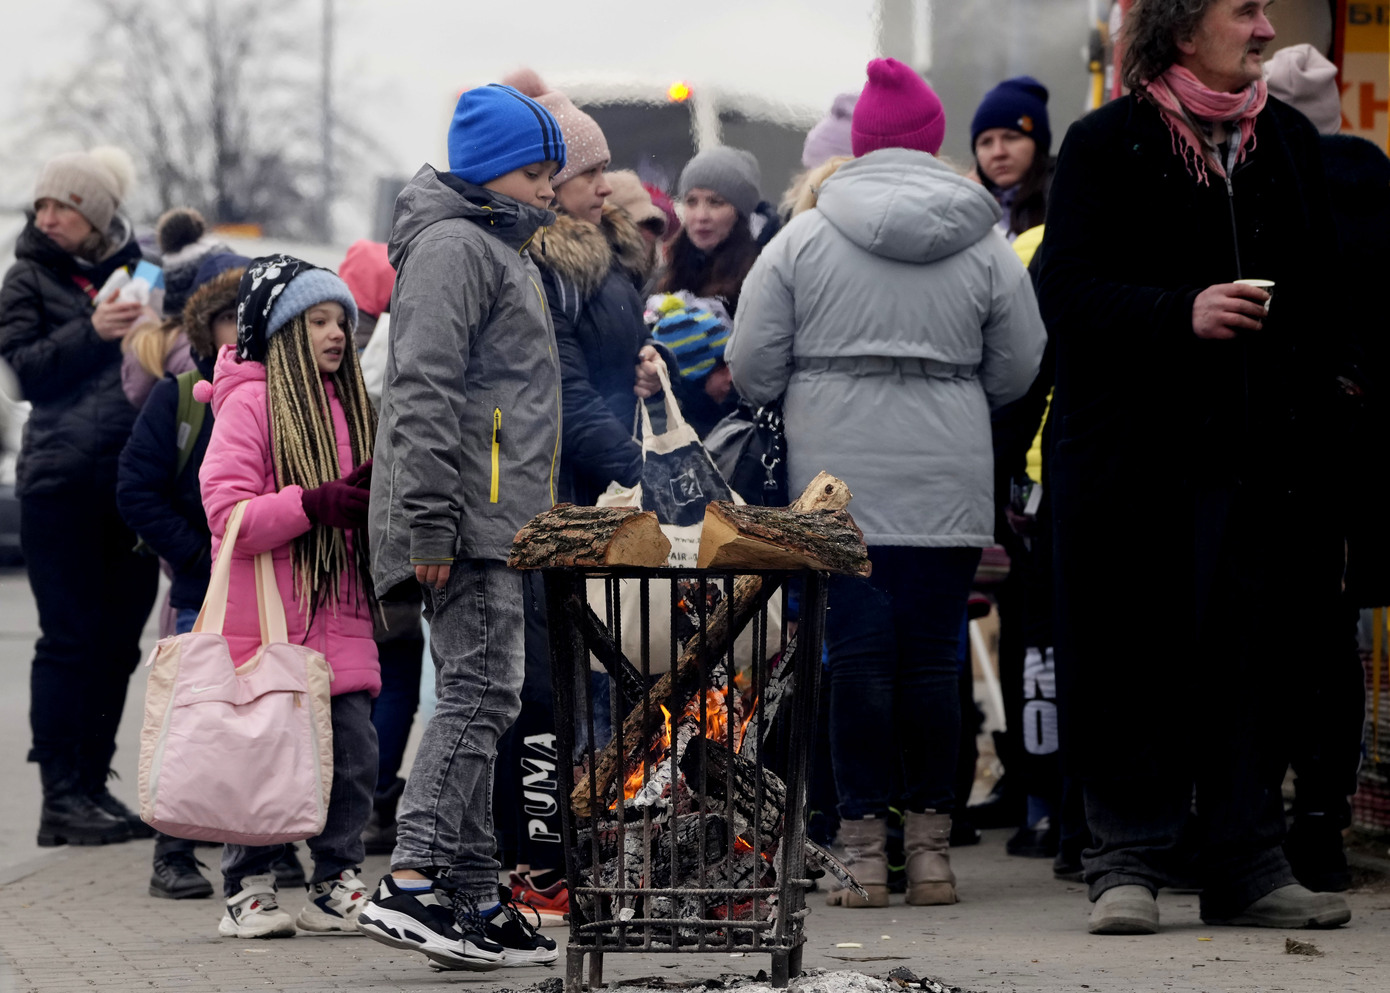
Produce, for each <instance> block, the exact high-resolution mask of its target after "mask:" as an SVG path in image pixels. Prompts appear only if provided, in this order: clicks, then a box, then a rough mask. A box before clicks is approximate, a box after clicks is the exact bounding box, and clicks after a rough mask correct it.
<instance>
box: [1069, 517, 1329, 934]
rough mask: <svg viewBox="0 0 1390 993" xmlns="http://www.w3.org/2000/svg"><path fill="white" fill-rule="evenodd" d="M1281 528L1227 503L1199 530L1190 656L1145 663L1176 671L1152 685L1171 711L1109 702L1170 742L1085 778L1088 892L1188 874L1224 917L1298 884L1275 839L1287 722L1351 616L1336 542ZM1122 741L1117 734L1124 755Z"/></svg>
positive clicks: (1280, 823)
mask: <svg viewBox="0 0 1390 993" xmlns="http://www.w3.org/2000/svg"><path fill="white" fill-rule="evenodd" d="M1242 511H1245V513H1242ZM1199 519H1203V520H1217V521H1218V522H1220V521H1221V518H1220V517H1218V516H1217V515H1215V514H1210V515H1207V517H1205V518H1199ZM1278 533H1279V532H1278V531H1277V530H1276V529H1275V528H1274V527H1272V526H1271V525H1270V524H1269V523H1268V522H1267V521H1263V520H1261V519H1258V518H1255V517H1254V515H1253V514H1250V513H1249V508H1248V507H1243V506H1242V505H1241V504H1240V503H1236V504H1235V505H1234V507H1233V508H1232V511H1231V513H1230V516H1229V518H1227V519H1226V520H1225V522H1224V531H1218V532H1217V533H1216V535H1215V536H1213V537H1211V539H1210V540H1199V542H1198V543H1197V549H1198V555H1199V568H1200V570H1201V571H1200V572H1199V575H1202V576H1205V577H1207V578H1208V581H1209V585H1208V587H1207V592H1206V595H1205V597H1202V598H1201V599H1199V601H1198V602H1199V604H1200V606H1199V611H1198V613H1197V615H1196V624H1195V627H1194V631H1195V632H1196V639H1195V644H1194V645H1193V646H1192V651H1193V657H1192V658H1191V659H1185V660H1180V661H1181V662H1182V663H1183V664H1181V665H1180V666H1179V665H1175V666H1174V671H1156V672H1152V673H1151V676H1152V678H1153V679H1154V680H1156V681H1166V683H1167V684H1171V683H1172V682H1173V681H1174V680H1175V679H1180V680H1181V681H1182V685H1181V686H1180V687H1178V689H1179V690H1180V692H1168V693H1164V694H1162V695H1159V694H1155V698H1156V699H1161V700H1162V701H1163V704H1162V706H1163V707H1165V708H1172V712H1168V713H1155V712H1154V710H1155V706H1156V705H1155V704H1154V703H1153V702H1152V701H1149V702H1145V701H1140V700H1116V701H1115V706H1117V707H1129V708H1133V712H1134V713H1135V714H1136V720H1135V727H1134V730H1133V734H1134V735H1136V736H1139V735H1156V736H1159V738H1160V740H1162V741H1163V742H1164V744H1165V747H1164V748H1162V749H1158V750H1154V751H1152V752H1151V753H1150V754H1151V755H1152V756H1153V758H1152V761H1151V762H1149V763H1145V764H1144V765H1143V766H1142V769H1143V772H1142V773H1141V774H1134V775H1130V776H1127V777H1123V778H1121V777H1119V776H1111V777H1106V778H1092V779H1088V780H1087V781H1086V782H1085V784H1084V789H1085V805H1086V818H1087V821H1088V822H1089V824H1090V829H1091V834H1092V837H1093V845H1092V847H1091V848H1089V849H1087V850H1086V852H1085V853H1084V855H1083V860H1082V861H1083V866H1084V868H1085V879H1086V882H1087V883H1088V884H1089V886H1090V896H1091V899H1092V900H1094V899H1096V898H1097V897H1099V896H1100V894H1101V893H1103V892H1104V891H1105V890H1107V889H1109V888H1111V887H1113V886H1119V885H1125V884H1138V885H1142V886H1146V887H1148V888H1149V889H1151V890H1154V889H1157V888H1158V887H1160V886H1165V885H1174V884H1179V883H1187V884H1189V885H1190V884H1191V883H1192V882H1196V883H1197V884H1198V885H1200V886H1202V897H1201V912H1202V916H1203V917H1218V918H1219V917H1227V916H1232V915H1234V914H1236V913H1238V912H1239V911H1240V910H1242V909H1243V908H1244V907H1246V906H1248V905H1249V904H1251V903H1253V902H1254V901H1255V900H1258V899H1259V898H1260V897H1262V896H1264V895H1266V894H1267V893H1269V892H1271V891H1273V890H1275V889H1277V888H1278V887H1280V886H1284V885H1287V884H1289V883H1292V882H1294V876H1293V873H1292V872H1291V871H1290V869H1289V865H1288V862H1287V860H1286V859H1285V857H1284V853H1283V849H1282V847H1281V845H1282V842H1283V838H1284V827H1285V826H1284V807H1283V796H1282V792H1281V785H1282V783H1283V778H1284V773H1285V771H1286V770H1287V768H1288V764H1289V760H1290V757H1291V754H1292V753H1293V751H1294V747H1295V742H1296V741H1297V738H1298V735H1297V734H1296V733H1295V732H1294V731H1293V729H1294V728H1297V727H1298V726H1299V725H1300V723H1302V722H1307V721H1308V720H1309V719H1310V717H1312V716H1313V714H1314V713H1315V711H1316V709H1317V704H1316V698H1315V695H1314V698H1313V699H1312V700H1311V701H1310V694H1309V690H1310V688H1312V687H1315V686H1317V685H1319V684H1320V682H1321V680H1320V679H1319V678H1318V676H1317V670H1318V669H1319V668H1320V667H1324V666H1326V665H1327V664H1329V662H1330V657H1329V656H1330V653H1332V652H1333V646H1335V645H1336V644H1338V642H1339V640H1340V639H1339V635H1341V636H1344V634H1345V629H1346V625H1345V623H1339V615H1340V613H1341V608H1340V606H1339V601H1338V598H1337V595H1336V585H1335V583H1334V582H1327V581H1325V580H1326V577H1328V576H1329V575H1330V576H1332V577H1334V578H1335V577H1336V576H1337V575H1338V570H1339V569H1340V565H1341V553H1342V549H1341V543H1340V541H1335V540H1330V539H1329V540H1324V538H1325V536H1320V535H1317V534H1312V535H1311V538H1309V537H1308V536H1306V535H1302V536H1301V535H1298V534H1296V533H1295V534H1293V535H1291V536H1288V537H1284V538H1283V541H1282V542H1274V541H1272V539H1271V535H1274V534H1278ZM1334 534H1335V532H1334ZM1205 537H1206V536H1205V535H1203V534H1202V533H1200V532H1199V534H1198V538H1199V539H1203V538H1205ZM1300 537H1302V538H1305V539H1306V540H1303V541H1299V540H1298V539H1299V538H1300ZM1202 555H1207V556H1208V558H1207V560H1206V562H1205V563H1202V562H1201V556H1202ZM1314 580H1316V582H1314ZM1162 622H1163V619H1162V618H1157V619H1155V623H1162ZM1118 650H1120V646H1117V651H1118ZM1123 661H1124V660H1123V659H1122V658H1117V664H1120V663H1122V662H1123ZM1169 688H1170V689H1172V687H1171V686H1170V687H1169ZM1129 744H1130V743H1129V742H1127V741H1124V740H1117V741H1115V742H1114V746H1115V748H1116V749H1117V750H1118V751H1119V754H1123V752H1124V750H1125V749H1126V747H1127V746H1128V745H1129ZM1194 806H1195V813H1194Z"/></svg>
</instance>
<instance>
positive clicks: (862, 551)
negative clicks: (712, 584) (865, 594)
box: [696, 500, 869, 576]
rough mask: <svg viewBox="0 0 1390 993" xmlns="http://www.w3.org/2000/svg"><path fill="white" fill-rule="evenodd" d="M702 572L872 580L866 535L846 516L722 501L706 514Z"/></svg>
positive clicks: (702, 544)
mask: <svg viewBox="0 0 1390 993" xmlns="http://www.w3.org/2000/svg"><path fill="white" fill-rule="evenodd" d="M696 565H697V566H698V567H699V568H701V569H815V570H818V571H820V572H838V573H844V574H846V575H850V576H867V575H868V574H869V550H868V548H866V547H865V546H864V532H862V531H860V530H859V528H858V526H857V525H856V524H855V523H854V518H852V517H850V516H849V514H848V513H847V512H845V511H843V510H818V511H815V512H813V513H810V514H801V513H797V512H796V511H794V510H791V509H790V508H784V507H752V506H738V505H737V504H733V503H729V502H728V501H725V500H717V501H715V502H714V503H711V504H710V505H709V506H708V507H706V508H705V524H704V528H703V530H702V531H701V532H700V555H699V558H698V559H697V560H696Z"/></svg>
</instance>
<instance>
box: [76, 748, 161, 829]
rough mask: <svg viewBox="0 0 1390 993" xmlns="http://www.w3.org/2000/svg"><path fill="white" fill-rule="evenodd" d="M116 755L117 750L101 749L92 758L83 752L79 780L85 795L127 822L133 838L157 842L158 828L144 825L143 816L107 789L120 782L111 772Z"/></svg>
mask: <svg viewBox="0 0 1390 993" xmlns="http://www.w3.org/2000/svg"><path fill="white" fill-rule="evenodd" d="M115 753H116V749H115V748H114V747H111V748H106V749H101V750H99V753H98V754H92V753H90V752H88V751H83V752H82V755H81V758H80V759H79V760H78V776H79V778H80V786H81V789H82V792H83V793H86V794H87V795H88V796H89V797H91V798H92V802H93V803H95V804H96V805H97V806H98V807H100V808H101V809H102V810H104V811H106V812H107V813H108V814H110V815H111V816H112V817H115V818H116V819H117V820H122V821H125V823H126V827H127V828H129V830H130V836H131V837H132V838H153V837H154V828H152V827H150V826H149V825H148V824H146V823H145V822H144V821H142V820H141V819H140V815H139V814H137V813H136V812H135V811H133V810H131V809H130V808H129V807H127V806H126V805H125V804H124V803H122V802H121V801H120V800H119V799H117V798H116V796H115V795H114V794H113V793H112V792H111V790H110V789H108V788H107V783H108V782H110V781H111V780H112V779H119V778H120V776H118V775H117V774H116V770H115V769H113V768H111V757H112V756H113V755H115Z"/></svg>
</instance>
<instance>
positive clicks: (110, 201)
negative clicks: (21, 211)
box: [34, 145, 135, 235]
mask: <svg viewBox="0 0 1390 993" xmlns="http://www.w3.org/2000/svg"><path fill="white" fill-rule="evenodd" d="M134 179H135V166H134V164H133V163H132V162H131V161H130V156H129V155H127V154H126V153H125V152H123V151H122V150H121V149H119V148H113V147H111V146H110V145H104V146H101V147H99V148H94V149H92V150H91V151H90V152H68V153H66V154H64V155H59V156H56V157H55V158H52V159H49V160H48V163H47V164H46V165H45V166H44V167H43V171H42V172H40V173H39V181H38V182H37V183H36V184H34V203H35V204H37V203H38V202H39V201H40V200H43V199H45V198H50V199H53V200H57V201H58V202H59V203H63V204H66V205H67V206H69V207H71V208H73V209H74V210H76V211H77V212H78V213H79V214H81V215H82V216H83V217H85V218H86V219H87V223H88V224H90V225H91V226H92V227H93V228H95V229H96V231H97V233H98V234H103V235H104V234H105V233H106V231H107V229H108V228H110V227H111V221H112V219H113V218H115V216H116V211H117V210H118V209H119V208H120V206H121V203H122V202H123V201H124V200H125V198H126V194H128V193H129V192H130V187H131V184H132V183H133V182H134Z"/></svg>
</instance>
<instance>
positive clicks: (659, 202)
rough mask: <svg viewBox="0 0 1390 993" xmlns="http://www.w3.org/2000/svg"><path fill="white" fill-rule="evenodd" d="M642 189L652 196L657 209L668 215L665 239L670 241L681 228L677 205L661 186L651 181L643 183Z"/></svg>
mask: <svg viewBox="0 0 1390 993" xmlns="http://www.w3.org/2000/svg"><path fill="white" fill-rule="evenodd" d="M642 189H644V190H646V191H647V193H648V194H649V195H650V196H651V198H652V203H653V204H655V205H656V207H657V209H658V210H660V211H661V212H662V213H663V214H665V215H666V235H665V240H666V241H670V240H671V239H672V238H674V237H675V236H676V235H678V234H679V233H680V230H681V219H680V218H679V217H677V216H676V205H675V204H674V203H672V202H671V198H670V197H669V196H667V195H666V191H665V190H663V189H661V187H659V186H655V185H653V184H651V183H643V184H642Z"/></svg>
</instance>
